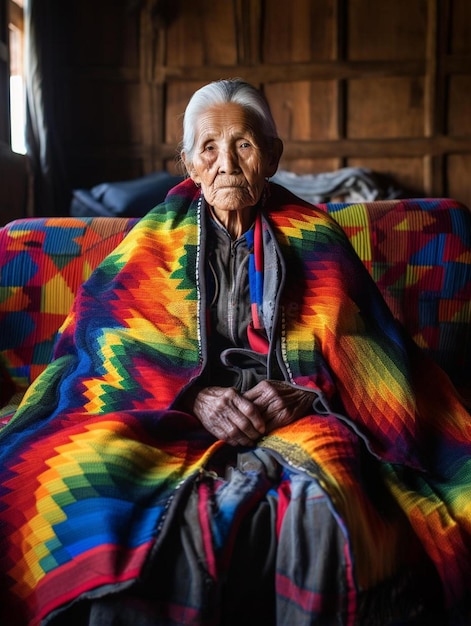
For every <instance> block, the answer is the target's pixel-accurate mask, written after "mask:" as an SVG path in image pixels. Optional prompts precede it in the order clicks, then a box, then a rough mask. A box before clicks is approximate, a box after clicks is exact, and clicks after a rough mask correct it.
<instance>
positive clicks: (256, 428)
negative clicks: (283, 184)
mask: <svg viewBox="0 0 471 626" xmlns="http://www.w3.org/2000/svg"><path fill="white" fill-rule="evenodd" d="M258 128H259V125H258V124H256V122H255V120H254V119H253V117H252V116H251V115H250V114H249V113H248V112H247V111H246V110H245V109H244V108H243V107H242V106H240V105H239V104H236V103H230V104H218V105H214V106H212V107H210V108H209V109H208V110H207V111H206V112H205V113H203V114H202V115H200V117H199V118H198V126H197V129H196V146H195V150H194V154H193V157H192V160H191V162H190V160H189V159H188V158H187V156H186V155H185V154H184V153H183V154H182V158H183V161H184V163H185V166H186V168H187V171H188V174H189V175H190V177H191V178H192V180H193V181H194V182H195V183H196V184H197V185H199V186H201V190H202V193H203V195H204V198H205V200H206V201H207V203H208V204H209V205H210V206H211V207H212V210H213V212H214V214H215V216H216V217H217V218H218V219H219V221H220V222H221V223H222V224H223V225H224V226H225V227H226V229H227V230H228V232H229V233H230V235H231V236H232V238H233V239H237V238H238V237H240V236H241V235H242V234H243V233H244V232H245V231H246V230H247V229H248V228H249V226H250V225H251V224H252V222H253V219H254V207H255V205H256V204H257V203H258V201H259V200H260V198H261V195H262V193H263V190H264V188H265V180H266V178H268V177H270V176H272V175H273V174H274V173H275V172H276V169H277V167H278V163H279V160H280V157H281V153H282V150H283V146H282V143H281V141H280V140H279V139H273V138H272V139H270V140H268V139H267V138H264V137H263V136H261V134H260V131H259V130H258ZM313 399H314V396H313V394H311V393H309V392H306V391H303V390H300V389H296V388H294V387H293V386H292V385H290V384H288V383H284V382H279V381H262V382H260V383H259V384H258V385H256V386H255V387H253V388H252V389H250V390H248V391H247V392H246V393H244V394H240V393H238V392H237V391H236V390H235V389H234V388H232V387H229V388H226V387H206V388H202V389H197V388H193V389H191V390H190V391H189V392H188V393H187V394H186V396H185V398H184V399H183V404H184V406H185V408H186V409H187V410H188V411H190V412H191V413H193V414H194V415H195V416H196V417H197V418H198V419H199V420H200V421H201V423H202V424H203V426H204V427H205V428H206V430H208V431H209V432H210V433H212V434H213V435H214V436H215V437H217V438H218V439H220V440H222V441H225V442H226V443H228V444H230V445H233V446H236V445H243V446H251V445H254V444H255V442H256V441H257V440H258V439H259V438H260V437H261V436H262V435H264V434H266V433H269V432H271V431H272V430H274V429H276V428H278V427H280V426H283V425H286V424H289V423H290V422H293V421H294V420H296V419H298V418H299V417H302V416H303V415H306V414H307V413H308V412H309V411H310V409H311V406H312V402H313Z"/></svg>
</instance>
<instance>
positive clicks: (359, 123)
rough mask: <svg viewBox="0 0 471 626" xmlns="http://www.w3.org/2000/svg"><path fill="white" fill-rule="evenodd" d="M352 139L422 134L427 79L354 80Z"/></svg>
mask: <svg viewBox="0 0 471 626" xmlns="http://www.w3.org/2000/svg"><path fill="white" fill-rule="evenodd" d="M347 94H348V95H347V98H348V100H347V123H346V126H347V136H348V137H349V138H350V139H360V138H368V137H371V138H373V137H377V138H383V139H388V138H392V137H420V136H422V135H423V134H424V81H423V79H421V78H401V77H398V78H378V79H369V78H365V79H359V80H351V81H349V82H348V86H347Z"/></svg>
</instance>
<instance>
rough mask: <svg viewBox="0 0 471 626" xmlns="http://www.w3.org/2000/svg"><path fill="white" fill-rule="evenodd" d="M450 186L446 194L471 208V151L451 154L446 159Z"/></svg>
mask: <svg viewBox="0 0 471 626" xmlns="http://www.w3.org/2000/svg"><path fill="white" fill-rule="evenodd" d="M446 170H447V174H448V186H447V189H446V190H445V194H446V195H448V196H450V197H451V198H455V199H456V200H459V201H460V202H463V203H464V204H466V206H468V207H470V208H471V186H470V184H469V178H470V173H471V153H469V154H451V155H450V156H449V157H448V158H447V161H446Z"/></svg>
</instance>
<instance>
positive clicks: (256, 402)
mask: <svg viewBox="0 0 471 626" xmlns="http://www.w3.org/2000/svg"><path fill="white" fill-rule="evenodd" d="M314 398H315V396H314V394H313V393H310V392H309V391H305V390H302V389H296V388H295V387H292V386H291V385H289V384H288V383H285V382H281V381H273V380H272V381H270V380H264V381H262V382H260V383H258V385H256V386H255V387H253V388H252V389H249V391H247V392H246V393H244V394H240V393H238V392H237V391H236V390H235V389H234V388H232V387H204V388H201V389H194V390H193V391H192V393H190V394H187V396H186V397H185V408H187V409H188V410H190V411H191V412H192V413H193V414H194V415H195V416H196V417H197V418H198V419H199V420H200V422H201V423H202V424H203V426H204V427H205V428H206V430H208V431H209V432H210V433H211V434H213V435H214V436H215V437H217V438H218V439H221V440H222V441H225V442H226V443H228V444H230V445H233V446H237V445H243V446H250V445H254V444H255V442H256V441H257V440H258V439H259V438H260V437H261V436H262V435H264V434H267V433H269V432H271V431H273V430H275V428H279V427H280V426H285V425H286V424H290V423H291V422H293V421H295V420H296V419H298V418H300V417H302V416H304V415H307V414H308V413H309V412H310V410H311V408H312V402H313V400H314Z"/></svg>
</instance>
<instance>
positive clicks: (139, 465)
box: [0, 181, 471, 624]
mask: <svg viewBox="0 0 471 626" xmlns="http://www.w3.org/2000/svg"><path fill="white" fill-rule="evenodd" d="M265 212H266V215H265V218H264V219H265V228H266V229H267V233H268V236H270V237H272V238H273V239H274V240H276V242H277V246H279V249H280V251H281V254H282V256H283V258H284V259H285V263H286V275H287V277H288V279H287V280H286V281H285V286H284V288H283V291H282V292H281V294H280V301H279V302H278V303H277V310H278V311H279V316H280V320H279V328H280V333H279V340H278V341H277V342H274V343H276V346H273V348H272V353H271V357H273V354H274V351H275V350H276V351H277V353H278V354H280V355H282V358H283V361H284V366H285V369H286V371H287V373H288V375H289V377H290V379H291V381H292V382H293V383H294V384H297V385H301V386H304V387H306V388H309V389H312V390H313V391H315V392H317V394H318V398H319V400H318V403H317V404H316V407H317V408H316V411H315V413H314V414H313V415H312V416H308V417H306V418H303V419H301V420H299V421H298V422H296V423H295V424H292V425H290V426H286V427H284V428H282V429H279V430H278V431H276V432H274V433H272V434H270V435H268V436H266V437H264V438H263V439H262V440H261V441H260V442H259V446H260V447H261V448H263V449H266V450H270V451H272V452H273V453H274V454H276V455H277V456H278V458H280V459H282V460H283V462H284V463H285V464H286V465H287V466H288V467H290V468H294V469H295V471H296V472H299V473H300V474H302V475H305V476H309V477H311V478H312V479H314V480H315V481H316V482H317V483H318V484H319V485H320V486H321V487H322V489H323V491H324V492H325V494H327V496H328V499H329V502H330V505H331V507H332V511H333V514H334V516H335V518H336V519H337V521H338V524H339V526H340V527H341V528H342V529H343V532H344V534H345V537H346V546H347V548H348V550H347V551H348V558H347V557H346V556H345V555H343V557H342V559H344V560H345V559H346V560H345V566H344V569H345V572H344V586H343V591H342V596H343V597H347V598H348V600H346V601H344V602H345V604H344V606H343V608H342V614H343V615H344V616H345V623H353V620H354V616H355V600H354V598H355V594H356V593H357V592H358V591H361V590H362V589H369V588H372V587H373V586H374V585H376V584H378V583H380V582H381V581H382V580H384V579H386V578H387V577H388V576H391V575H392V574H394V572H395V571H396V570H397V569H398V568H399V567H400V565H401V564H403V563H404V561H403V560H401V559H402V557H401V558H399V557H398V556H397V552H398V546H399V544H400V542H401V541H403V539H401V537H404V534H403V533H404V532H408V531H407V530H405V529H412V530H413V533H411V535H413V536H414V537H417V538H418V539H419V541H420V544H421V546H423V548H424V550H425V552H426V554H427V555H428V558H429V559H430V560H431V562H433V563H434V565H435V567H436V569H437V571H438V573H439V575H440V578H441V580H442V583H443V587H444V591H445V596H446V599H447V602H448V604H449V606H451V607H454V606H455V605H458V604H459V603H460V602H461V601H462V600H463V598H464V597H465V596H466V595H467V594H469V592H470V591H471V499H470V498H469V493H470V482H471V423H470V419H469V415H468V413H467V412H466V410H465V409H464V408H463V407H462V406H461V404H460V403H459V402H458V400H457V398H456V396H455V394H454V391H453V389H452V387H451V384H450V383H449V381H448V379H447V377H446V376H445V375H444V374H443V373H442V372H441V370H439V369H438V368H437V367H436V366H435V365H434V364H433V363H431V362H429V361H427V360H426V359H425V357H424V356H423V355H422V353H420V352H419V351H418V350H417V349H416V348H415V346H414V345H413V344H412V343H411V342H410V341H409V340H408V339H407V338H406V337H405V336H404V335H403V333H402V332H401V329H400V327H399V326H398V325H397V323H396V322H395V320H394V319H393V318H392V316H391V314H390V312H389V310H388V309H387V307H386V305H385V304H384V302H383V301H382V299H381V298H380V296H379V294H378V291H377V290H376V288H375V285H374V283H373V282H372V280H371V279H370V277H369V275H368V274H367V272H366V270H365V268H364V267H363V265H362V263H361V262H360V261H359V259H358V258H357V257H356V255H355V254H354V252H353V250H352V248H351V246H350V244H349V243H348V240H347V238H346V237H345V235H344V233H343V232H342V230H341V229H340V228H339V227H338V226H337V225H336V223H335V222H334V221H333V220H332V219H331V218H330V217H329V216H328V215H326V214H325V213H322V212H319V211H316V210H314V209H313V208H312V207H311V206H310V205H308V204H307V203H304V202H302V201H300V200H299V199H297V198H295V197H294V196H292V195H291V194H290V193H289V192H287V191H286V190H283V189H282V188H280V187H277V186H276V185H272V189H271V195H270V197H269V199H268V201H267V205H266V207H265ZM204 241H205V238H204V219H203V215H202V203H201V201H200V195H199V190H197V189H196V188H195V187H194V185H193V183H192V182H191V181H185V182H184V183H182V184H181V185H179V186H177V187H176V188H175V189H174V190H172V191H171V192H170V194H169V196H168V197H167V200H166V202H165V203H164V204H163V205H161V206H159V207H156V208H155V209H154V210H152V211H151V212H150V213H149V214H148V215H147V216H146V217H145V218H143V219H142V220H141V221H140V222H139V224H138V225H137V226H136V227H135V228H134V230H133V231H132V232H131V233H130V235H128V236H127V238H126V239H125V240H124V241H123V243H122V244H120V245H119V247H118V248H117V249H116V250H115V251H114V252H113V253H112V254H111V255H110V256H109V257H108V258H107V259H106V260H105V261H104V262H103V263H102V264H101V265H100V266H99V268H98V269H97V270H96V271H95V272H94V273H93V275H92V276H91V278H90V279H89V280H88V281H87V282H86V283H85V284H84V285H83V287H82V289H81V291H80V293H79V295H78V297H77V299H76V301H75V303H74V306H73V309H72V311H71V313H70V315H69V316H68V318H67V320H66V322H65V323H64V325H63V327H62V329H61V334H60V337H59V339H58V342H57V344H56V348H55V360H54V361H53V363H52V364H51V365H50V366H49V367H48V368H47V370H46V371H45V372H44V373H43V374H42V375H41V376H40V377H39V378H38V379H37V380H36V381H35V382H34V383H33V385H32V386H31V388H30V389H29V391H28V393H27V395H26V397H25V399H24V401H23V404H22V406H21V407H20V409H19V410H18V412H17V414H16V416H15V417H14V418H13V420H12V421H11V422H10V423H9V424H8V426H6V427H5V428H4V429H3V430H2V431H1V432H0V438H1V446H0V454H1V467H2V481H1V493H0V524H1V529H2V530H1V533H0V560H1V566H0V575H1V577H2V581H1V585H0V595H1V600H0V616H1V617H2V623H15V624H38V623H41V621H42V620H46V619H47V618H48V616H50V615H53V614H54V612H55V611H57V610H59V609H60V608H61V607H64V606H66V605H67V604H68V603H70V602H73V601H74V600H76V599H77V598H80V597H84V596H92V595H93V594H94V593H97V594H99V593H101V591H102V590H104V589H106V590H113V591H115V590H119V589H122V588H126V587H128V586H129V585H130V584H132V582H133V581H134V580H136V579H137V578H138V577H139V576H140V573H141V572H142V570H143V568H145V566H146V564H147V563H148V559H149V557H150V555H151V553H152V551H153V550H155V548H156V546H158V545H159V542H160V541H161V537H163V536H164V534H165V532H164V531H165V529H166V528H168V525H169V524H170V523H171V522H172V521H174V518H173V517H172V516H173V515H174V512H175V509H176V508H177V506H176V503H177V502H178V505H179V506H182V502H183V503H184V502H185V498H187V497H189V496H188V494H189V493H190V492H191V490H192V485H193V487H194V486H195V485H197V484H199V483H198V481H199V480H200V477H201V472H202V468H204V467H205V465H206V464H207V463H208V461H209V460H210V459H211V458H212V457H213V456H214V454H215V453H216V452H218V451H220V450H221V448H223V447H224V446H223V444H222V443H221V442H218V441H215V440H214V438H213V437H212V436H210V435H209V434H208V433H207V432H206V431H205V430H204V429H203V428H202V427H201V425H200V424H199V422H198V421H197V420H196V419H195V418H193V417H192V416H190V415H187V414H185V413H182V412H180V411H177V410H175V405H174V403H175V400H176V398H177V397H178V395H179V393H180V392H181V391H182V390H183V389H185V387H186V386H187V385H188V384H189V383H190V382H191V381H192V380H194V379H195V378H196V377H197V376H198V375H199V373H200V372H201V371H202V367H203V364H204V359H205V356H206V345H207V341H208V338H207V329H206V326H205V303H204V297H203V295H204V280H203V276H202V274H203V272H202V268H203V265H204V257H205V250H204ZM331 406H336V407H339V406H340V407H341V410H338V411H337V412H333V410H332V409H331V408H329V407H331ZM363 450H367V451H368V454H369V455H370V457H371V458H372V459H373V460H374V462H375V463H377V464H378V468H379V469H378V472H379V476H380V479H381V481H382V484H383V485H384V489H385V491H387V492H388V494H389V495H390V497H391V498H392V499H393V500H394V503H395V506H396V507H397V508H398V510H399V511H401V515H400V516H396V517H395V518H394V519H395V520H396V521H394V522H392V521H391V520H389V519H387V517H385V515H383V513H382V512H381V511H380V510H378V509H377V507H376V506H375V503H374V498H373V497H372V496H371V495H369V494H368V493H367V490H365V489H364V485H363V482H364V480H365V477H364V475H363V474H362V468H361V467H360V463H359V458H360V457H361V456H362V454H363V452H362V451H363ZM217 485H218V488H219V486H221V488H222V487H223V481H222V480H221V481H219V482H218V483H217ZM254 489H255V488H254ZM255 490H256V489H255ZM218 502H219V501H218ZM246 506H247V499H246V498H242V497H241V499H240V501H237V499H236V500H234V499H227V498H226V499H224V498H221V499H220V502H219V503H218V507H219V508H218V511H217V515H216V514H215V517H214V519H213V520H211V519H210V522H209V523H208V528H207V529H206V531H207V533H209V534H207V535H205V536H206V537H210V539H207V544H206V548H205V550H206V552H205V557H207V558H208V559H209V561H210V562H211V563H212V564H213V565H212V569H211V568H210V569H211V572H212V575H214V576H217V575H218V571H219V570H218V567H217V566H216V565H215V564H214V563H215V561H214V559H215V558H216V557H215V556H214V555H216V556H217V555H218V554H219V555H221V554H224V555H226V556H227V549H228V546H229V545H230V544H231V542H232V541H233V538H234V537H233V533H234V532H236V528H237V524H236V520H238V519H240V516H241V515H242V514H243V511H244V510H246ZM401 516H402V517H401ZM216 517H217V520H218V521H217V523H216ZM221 519H223V520H224V524H223V525H222V528H223V530H221ZM399 519H401V520H402V521H398V520H399ZM208 541H209V543H208ZM411 543H412V540H411ZM378 545H382V546H384V550H382V553H381V554H379V551H378ZM210 553H211V555H212V556H211V558H210V557H209V556H208V555H209V554H210ZM225 558H226V557H225ZM216 560H217V558H216ZM223 560H224V559H222V560H221V562H222V561H223ZM221 567H222V565H221ZM303 584H304V585H307V586H308V585H309V581H303V582H302V583H300V582H299V581H294V580H293V581H290V584H287V583H286V577H285V578H284V583H283V584H281V583H280V584H279V589H278V593H279V594H282V593H284V592H283V589H285V590H286V589H289V590H290V591H289V593H290V594H291V601H292V602H293V603H296V602H298V603H299V605H300V606H301V605H302V603H303V602H305V598H304V596H302V594H301V593H298V595H296V594H294V595H293V590H296V589H297V590H298V591H300V590H301V588H303ZM286 593H288V592H286ZM295 598H298V600H296V599H295ZM316 602H317V604H316V607H317V608H316V609H313V610H318V611H321V610H322V602H319V601H318V599H317V601H316ZM305 608H306V607H305V606H304V605H303V609H305ZM192 611H193V613H192V615H193V617H192V620H193V621H191V623H194V624H199V623H201V624H203V623H204V621H203V620H200V621H198V617H197V616H198V608H197V607H192ZM12 616H14V620H15V621H14V622H12V621H11V620H12V619H13V618H12ZM9 620H10V621H9ZM170 623H172V622H170ZM175 623H179V622H178V621H176V622H175ZM181 623H186V622H181Z"/></svg>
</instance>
